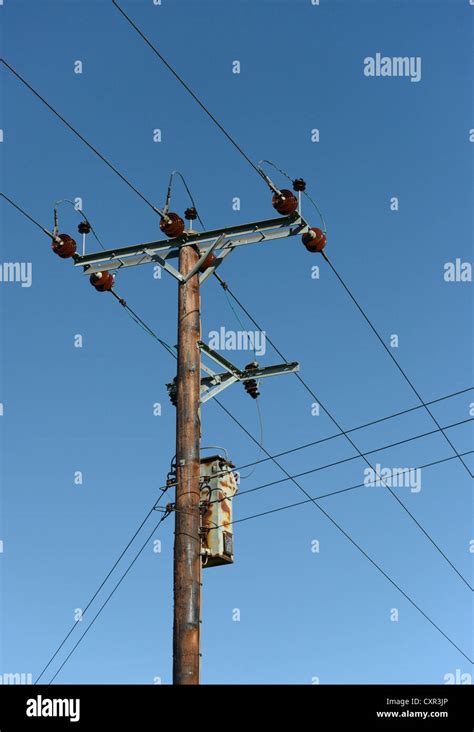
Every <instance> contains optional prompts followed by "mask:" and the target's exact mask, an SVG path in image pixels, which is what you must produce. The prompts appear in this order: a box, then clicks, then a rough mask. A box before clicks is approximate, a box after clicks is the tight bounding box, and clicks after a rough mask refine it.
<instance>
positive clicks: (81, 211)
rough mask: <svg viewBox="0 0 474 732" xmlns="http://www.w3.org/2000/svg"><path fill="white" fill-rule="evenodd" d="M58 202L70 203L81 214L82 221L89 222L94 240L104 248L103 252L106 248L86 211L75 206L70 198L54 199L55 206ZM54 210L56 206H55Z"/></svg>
mask: <svg viewBox="0 0 474 732" xmlns="http://www.w3.org/2000/svg"><path fill="white" fill-rule="evenodd" d="M60 203H69V204H70V205H71V206H72V207H73V209H74V210H75V211H77V212H78V213H80V214H81V216H82V218H83V219H84V221H85V222H86V223H87V224H89V226H90V229H91V231H92V234H93V236H94V238H95V240H96V241H97V243H98V245H99V246H100V247H101V249H103V250H104V252H105V251H106V250H105V247H104V245H103V244H102V242H101V240H100V239H99V236H98V234H97V232H96V230H95V229H94V227H93V226H92V224H91V222H90V219H89V217H88V216H86V213H85V211H84V209H82V208H78V207H77V206H76V204H75V203H74V201H70V200H69V198H62V199H61V200H60V201H56V203H55V204H54V205H55V207H56V206H58V205H59V204H60ZM55 211H56V208H55Z"/></svg>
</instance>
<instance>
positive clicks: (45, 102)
mask: <svg viewBox="0 0 474 732" xmlns="http://www.w3.org/2000/svg"><path fill="white" fill-rule="evenodd" d="M0 63H2V64H3V65H4V66H5V68H7V69H8V70H9V71H11V73H12V74H13V75H14V76H16V78H17V79H18V80H19V81H21V83H22V84H23V85H24V86H25V87H26V88H27V89H29V90H30V92H32V94H34V95H35V97H37V98H38V99H39V100H40V102H42V103H43V104H44V105H45V106H46V107H47V108H48V109H49V110H50V111H51V112H52V113H53V114H54V115H55V116H56V117H57V118H58V119H59V120H61V122H62V123H63V124H65V125H66V127H68V129H70V130H71V132H73V133H74V134H75V135H76V137H78V138H79V139H80V140H81V142H83V143H84V145H87V147H88V148H89V150H92V152H93V153H94V155H97V157H98V158H100V160H102V162H103V163H105V164H106V165H107V166H108V167H109V168H110V170H112V171H113V172H114V173H115V175H118V177H119V178H120V179H121V180H123V182H124V183H126V185H127V186H128V187H129V188H130V189H131V190H132V191H134V193H136V194H137V196H139V197H140V198H141V199H142V201H144V202H145V203H146V204H147V206H149V207H150V208H151V209H152V211H154V212H155V213H156V214H158V215H159V216H160V217H161V215H162V212H161V211H160V209H159V208H157V207H156V206H154V205H153V203H152V202H151V201H149V200H148V198H146V196H144V195H143V193H141V192H140V191H139V190H138V188H136V187H135V186H134V185H133V183H131V182H130V181H129V180H128V178H126V177H125V176H124V175H122V173H121V172H120V171H119V170H118V169H117V168H116V167H115V165H113V164H112V163H111V162H110V160H108V159H107V158H106V157H105V156H104V155H102V153H101V152H99V150H98V149H97V148H96V147H94V145H92V144H91V143H90V142H89V141H88V140H86V138H85V137H84V136H83V135H81V133H80V132H79V131H78V130H77V129H76V128H75V127H73V125H72V124H71V123H70V122H68V121H67V119H65V117H63V116H62V114H60V113H59V112H58V111H57V110H56V109H55V108H54V107H53V106H52V105H51V104H50V103H49V102H48V101H47V100H46V99H45V98H44V97H43V96H42V95H41V94H40V93H39V92H38V91H36V89H34V87H33V86H32V85H31V84H30V83H29V82H28V81H27V80H26V79H25V78H24V77H23V76H21V74H19V73H18V71H16V70H15V69H14V68H13V66H10V64H9V63H7V61H5V59H4V58H0Z"/></svg>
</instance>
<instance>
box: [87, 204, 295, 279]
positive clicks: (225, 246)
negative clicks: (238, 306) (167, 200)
mask: <svg viewBox="0 0 474 732" xmlns="http://www.w3.org/2000/svg"><path fill="white" fill-rule="evenodd" d="M308 228H309V226H308V224H307V222H306V221H305V219H304V218H303V217H302V216H300V215H299V214H298V213H295V214H292V215H291V216H280V217H278V218H274V219H266V220H263V221H254V222H252V223H250V224H237V225H235V226H228V227H226V228H222V229H213V230H210V231H203V232H199V233H198V232H192V233H189V234H187V235H186V236H184V237H179V238H178V239H161V240H157V241H152V242H147V243H144V244H132V245H131V246H126V247H120V248H115V249H109V250H106V251H101V252H94V253H93V254H86V255H85V256H77V257H76V259H75V266H76V267H82V268H83V270H84V272H85V273H86V274H88V275H90V274H94V273H95V272H103V271H104V270H114V269H120V268H122V267H134V266H137V265H139V264H148V263H150V262H158V263H159V264H160V265H161V266H163V267H164V269H166V270H167V271H168V272H169V273H170V274H172V275H173V276H174V277H176V273H177V270H176V269H175V268H174V267H172V265H170V263H169V262H168V259H175V258H176V257H178V255H179V251H180V249H181V248H182V247H183V246H195V247H197V249H198V250H199V255H200V257H203V256H204V254H206V255H207V254H209V252H210V251H214V253H215V255H216V256H217V262H216V263H215V264H214V265H213V266H212V267H210V268H209V269H210V270H211V272H209V274H211V273H212V271H214V269H215V268H216V266H218V264H220V262H221V261H222V260H223V259H224V258H225V257H226V256H228V254H229V253H230V252H231V251H232V250H233V249H234V248H235V247H239V246H245V245H247V244H259V243H263V242H266V241H271V240H273V239H281V238H285V237H288V236H295V235H297V234H303V233H304V232H305V231H307V230H308ZM204 259H205V258H204ZM203 261H204V260H203ZM178 274H179V273H178ZM209 274H208V271H206V272H205V273H204V275H203V276H202V280H204V279H207V277H208V276H209ZM177 279H179V278H177Z"/></svg>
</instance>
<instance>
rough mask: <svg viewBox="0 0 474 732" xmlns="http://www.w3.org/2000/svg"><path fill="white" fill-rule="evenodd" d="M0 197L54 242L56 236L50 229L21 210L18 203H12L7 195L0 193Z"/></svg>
mask: <svg viewBox="0 0 474 732" xmlns="http://www.w3.org/2000/svg"><path fill="white" fill-rule="evenodd" d="M0 196H2V198H4V199H5V201H8V203H9V204H10V205H11V206H13V207H14V208H16V209H17V211H19V212H20V213H21V214H23V216H24V217H25V218H27V219H28V220H29V221H31V223H32V224H34V225H35V226H37V227H38V229H41V231H42V232H43V234H46V236H48V237H49V238H50V239H52V240H53V241H54V238H55V237H54V234H53V232H52V231H48V229H46V228H45V227H44V226H43V225H42V224H40V223H39V222H38V221H36V219H34V218H33V217H32V216H30V214H29V213H27V212H26V211H25V210H24V209H23V208H21V206H19V205H18V203H15V201H12V199H11V198H9V197H8V196H7V195H6V193H1V192H0Z"/></svg>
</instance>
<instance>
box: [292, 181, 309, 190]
mask: <svg viewBox="0 0 474 732" xmlns="http://www.w3.org/2000/svg"><path fill="white" fill-rule="evenodd" d="M293 190H294V191H305V190H306V181H305V180H303V178H295V180H294V181H293Z"/></svg>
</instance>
